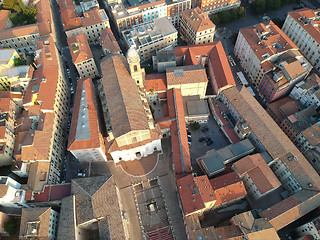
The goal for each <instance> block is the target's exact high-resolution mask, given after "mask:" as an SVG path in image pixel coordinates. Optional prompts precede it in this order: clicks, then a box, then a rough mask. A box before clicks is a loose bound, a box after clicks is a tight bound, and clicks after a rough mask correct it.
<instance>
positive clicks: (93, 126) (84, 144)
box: [68, 78, 104, 151]
mask: <svg viewBox="0 0 320 240" xmlns="http://www.w3.org/2000/svg"><path fill="white" fill-rule="evenodd" d="M83 91H85V95H86V97H85V98H86V104H87V109H86V112H87V113H88V118H89V119H86V121H87V120H88V122H86V123H85V124H88V126H89V132H90V134H89V138H87V139H81V140H77V137H79V136H77V127H78V124H81V122H80V121H79V118H81V117H82V116H81V109H80V108H82V106H81V102H82V100H81V98H82V95H83ZM74 102H75V103H74V107H73V108H74V109H73V115H72V122H71V127H70V135H69V141H68V150H69V151H70V150H77V149H90V148H100V147H101V145H103V144H104V143H103V139H102V136H101V135H100V130H99V122H98V117H97V110H96V107H95V99H94V87H93V83H92V80H91V79H90V78H87V79H83V78H81V79H79V80H78V86H77V91H76V97H75V101H74Z"/></svg>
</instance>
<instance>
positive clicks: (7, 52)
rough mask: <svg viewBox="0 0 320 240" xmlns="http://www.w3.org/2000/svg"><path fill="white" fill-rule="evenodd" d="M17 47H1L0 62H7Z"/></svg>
mask: <svg viewBox="0 0 320 240" xmlns="http://www.w3.org/2000/svg"><path fill="white" fill-rule="evenodd" d="M15 51H16V50H15V49H12V48H9V49H1V50H0V64H7V63H8V61H9V59H10V58H11V56H12V54H13V53H14V52H15Z"/></svg>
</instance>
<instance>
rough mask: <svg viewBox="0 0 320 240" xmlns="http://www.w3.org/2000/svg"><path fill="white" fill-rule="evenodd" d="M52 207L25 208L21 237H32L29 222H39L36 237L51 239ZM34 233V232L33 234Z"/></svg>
mask: <svg viewBox="0 0 320 240" xmlns="http://www.w3.org/2000/svg"><path fill="white" fill-rule="evenodd" d="M50 213H51V208H50V207H36V208H23V209H22V214H21V222H20V237H24V236H26V235H30V233H31V232H30V230H31V229H30V227H31V226H28V223H29V222H38V221H39V225H38V226H37V233H36V235H35V236H36V237H37V238H38V239H46V238H48V237H49V229H50V226H49V224H50V217H51V216H50ZM32 233H33V232H32Z"/></svg>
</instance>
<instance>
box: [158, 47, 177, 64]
mask: <svg viewBox="0 0 320 240" xmlns="http://www.w3.org/2000/svg"><path fill="white" fill-rule="evenodd" d="M173 61H174V62H175V61H176V52H175V50H174V46H173V45H170V46H168V47H166V48H163V49H161V50H159V51H158V52H157V62H173Z"/></svg>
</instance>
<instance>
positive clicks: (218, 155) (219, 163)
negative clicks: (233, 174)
mask: <svg viewBox="0 0 320 240" xmlns="http://www.w3.org/2000/svg"><path fill="white" fill-rule="evenodd" d="M254 149H255V147H254V146H253V144H252V143H251V142H250V140H249V139H244V140H242V141H241V142H238V143H235V144H231V145H229V146H227V147H225V148H222V149H220V150H218V151H216V150H214V149H213V150H211V151H208V152H207V153H206V155H205V156H203V157H201V159H202V162H203V165H204V166H205V168H206V171H207V174H208V175H209V176H212V175H214V174H217V173H219V172H222V171H223V170H224V169H225V164H227V163H229V162H231V161H235V160H237V159H239V158H242V157H244V156H245V155H248V154H250V153H251V152H253V151H254Z"/></svg>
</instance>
